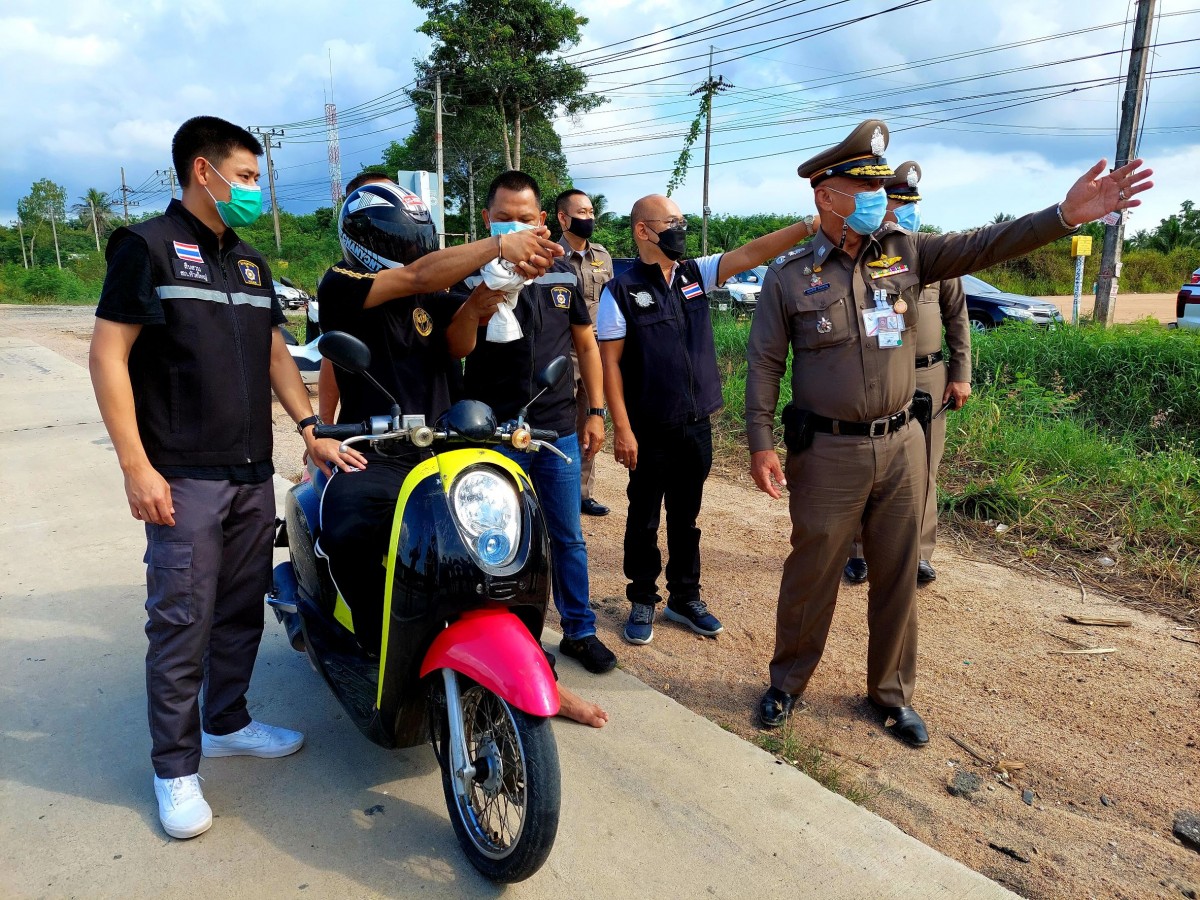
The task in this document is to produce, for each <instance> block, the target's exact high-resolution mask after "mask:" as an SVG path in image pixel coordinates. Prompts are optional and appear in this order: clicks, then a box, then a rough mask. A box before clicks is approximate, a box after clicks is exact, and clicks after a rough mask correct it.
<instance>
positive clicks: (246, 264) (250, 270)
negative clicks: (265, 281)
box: [237, 259, 262, 287]
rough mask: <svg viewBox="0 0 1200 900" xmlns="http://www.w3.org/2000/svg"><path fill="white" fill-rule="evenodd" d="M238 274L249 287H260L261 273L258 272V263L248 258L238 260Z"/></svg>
mask: <svg viewBox="0 0 1200 900" xmlns="http://www.w3.org/2000/svg"><path fill="white" fill-rule="evenodd" d="M237 265H238V274H239V275H241V276H242V281H243V282H245V283H246V284H247V285H249V286H250V287H262V275H260V274H259V272H258V264H257V263H252V262H250V260H248V259H239V260H238V264H237Z"/></svg>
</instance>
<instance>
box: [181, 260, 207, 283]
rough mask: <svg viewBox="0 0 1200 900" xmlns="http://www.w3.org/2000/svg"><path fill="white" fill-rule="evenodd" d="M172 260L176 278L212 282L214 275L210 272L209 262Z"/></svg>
mask: <svg viewBox="0 0 1200 900" xmlns="http://www.w3.org/2000/svg"><path fill="white" fill-rule="evenodd" d="M171 262H172V264H173V265H172V269H173V271H174V272H175V277H176V278H181V279H185V280H187V281H203V282H204V283H205V284H212V276H211V275H209V273H208V263H204V262H188V261H187V260H186V259H173V260H171Z"/></svg>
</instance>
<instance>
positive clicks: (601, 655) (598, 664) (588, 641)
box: [558, 634, 617, 675]
mask: <svg viewBox="0 0 1200 900" xmlns="http://www.w3.org/2000/svg"><path fill="white" fill-rule="evenodd" d="M558 652H559V653H561V654H562V655H563V656H569V657H571V659H577V660H579V662H580V664H581V665H582V666H583V667H584V668H585V669H587V670H588V671H589V672H591V673H592V674H593V675H600V674H602V673H604V672H611V671H612V670H613V669H615V668H616V667H617V657H616V655H615V654H614V653H613V652H612V651H611V650H609V649H608V648H607V647H605V646H604V644H603V643H602V642H601V641H600V638H598V637H596V636H595V635H594V634H589V635H588V636H587V637H582V638H578V639H575V638H563V639H562V643H560V644H559V645H558Z"/></svg>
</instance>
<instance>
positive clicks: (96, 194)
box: [71, 188, 116, 250]
mask: <svg viewBox="0 0 1200 900" xmlns="http://www.w3.org/2000/svg"><path fill="white" fill-rule="evenodd" d="M71 212H73V213H75V215H76V216H78V217H79V224H80V225H82V226H83V229H84V231H90V232H92V236H93V237H94V238H95V239H96V249H97V250H99V249H100V235H101V234H102V233H104V232H106V231H108V229H109V226H110V225H111V224H112V222H113V220H114V219H115V218H116V212H115V211H114V210H113V198H112V197H111V196H109V195H108V194H106V193H104V191H102V190H100V188H88V189H87V193H85V194H84V195H83V196H82V197H80V198H79V202H78V203H76V204H75V205H74V206H72V207H71Z"/></svg>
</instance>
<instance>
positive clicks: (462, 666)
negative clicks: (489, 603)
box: [421, 607, 559, 717]
mask: <svg viewBox="0 0 1200 900" xmlns="http://www.w3.org/2000/svg"><path fill="white" fill-rule="evenodd" d="M438 669H453V670H454V671H455V672H460V673H462V674H463V675H466V676H467V677H468V678H472V679H474V680H475V681H477V682H479V683H480V684H481V685H483V686H484V687H485V688H487V689H488V690H489V691H491V692H492V693H494V694H496V695H497V696H499V697H501V698H503V699H504V700H506V701H507V702H509V703H511V704H512V705H513V706H515V707H516V708H517V709H520V710H523V711H525V712H527V713H529V714H530V715H533V716H546V717H549V716H555V715H558V706H559V704H558V685H557V684H556V683H555V681H554V673H553V672H551V671H550V664H549V663H548V662H546V654H545V653H544V652H543V651H542V648H541V645H539V644H538V642H537V641H535V640H534V639H533V635H531V634H530V633H529V629H527V628H526V627H525V626H524V625H522V624H521V620H520V619H518V618H517V617H516V616H514V615H513V614H512V613H510V612H509V611H508V610H506V609H501V608H498V607H495V608H487V609H473V610H471V611H470V612H466V613H463V615H462V616H461V617H460V618H459V619H457V620H456V621H454V622H453V623H452V624H451V625H450V627H449V628H446V629H445V630H443V631H442V632H441V633H440V634H439V635H438V636H437V638H435V639H434V642H433V645H432V646H431V647H430V648H429V652H428V653H426V654H425V660H424V662H422V663H421V677H422V678H424V677H425V676H426V675H428V674H429V673H430V672H434V671H437V670H438Z"/></svg>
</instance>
